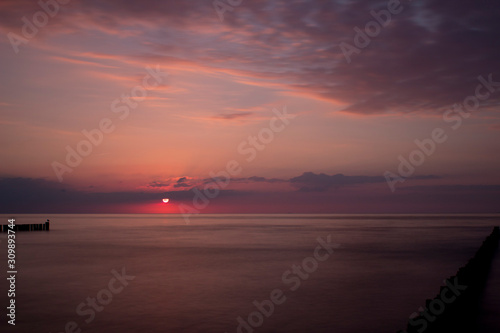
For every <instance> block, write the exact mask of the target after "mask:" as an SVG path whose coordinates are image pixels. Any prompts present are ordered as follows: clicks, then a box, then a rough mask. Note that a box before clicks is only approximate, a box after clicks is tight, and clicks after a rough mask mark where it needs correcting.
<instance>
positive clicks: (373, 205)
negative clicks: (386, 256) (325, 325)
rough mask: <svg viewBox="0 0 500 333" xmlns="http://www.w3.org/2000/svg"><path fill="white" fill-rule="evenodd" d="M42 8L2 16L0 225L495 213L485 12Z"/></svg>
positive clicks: (263, 3)
mask: <svg viewBox="0 0 500 333" xmlns="http://www.w3.org/2000/svg"><path fill="white" fill-rule="evenodd" d="M229 3H232V4H233V5H230V4H229ZM41 4H42V5H40V4H39V3H38V2H37V1H35V0H29V1H28V0H2V1H1V2H0V34H1V36H2V38H1V39H0V41H1V42H0V56H1V62H0V73H1V79H0V85H1V86H0V88H1V89H0V96H1V99H0V114H1V117H0V138H1V143H2V144H1V145H0V161H1V164H0V189H1V193H0V212H1V213H179V212H184V211H183V210H185V209H188V208H192V209H193V211H194V212H195V213H498V212H500V204H499V202H500V158H499V152H500V140H499V139H500V114H499V111H500V105H499V104H500V65H499V59H500V6H498V2H497V1H492V0H491V1H485V0H484V1H456V0H455V1H451V0H439V1H424V0H413V1H407V0H405V1H401V2H400V3H399V2H397V1H396V0H390V1H371V0H370V1H349V0H331V1H327V0H317V1H313V0H311V1H307V0H304V1H298V0H296V1H271V0H268V1H267V0H242V1H237V0H231V1H229V2H228V1H226V0H224V1H222V0H220V1H213V0H190V1H97V0H90V1H88V0H87V1H77V0H72V1H67V0H64V1H63V0H60V2H56V1H55V0H48V1H47V0H42V1H41ZM44 4H45V5H44ZM214 4H215V6H214ZM42 7H45V9H43V8H42ZM387 14H388V15H387ZM384 15H385V16H384ZM376 17H377V18H378V21H380V22H381V23H378V21H377V20H376ZM370 22H371V23H370ZM365 29H367V30H365ZM370 29H372V30H370ZM360 31H361V34H360V33H359V32H360ZM370 35H371V36H370ZM356 36H357V37H356ZM346 50H347V51H346ZM131 95H132V96H131ZM134 96H135V97H134ZM476 102H477V104H476ZM463 104H465V105H464V106H463V107H461V105H463ZM454 105H455V107H453V106H454ZM278 116H279V117H278ZM280 117H281V118H280ZM84 132H85V133H87V134H88V133H93V135H94V136H93V137H92V138H93V140H94V143H91V142H90V139H88V138H87V136H86V135H85V134H84ZM433 133H434V134H433ZM88 135H89V136H91V135H92V134H88ZM433 137H434V139H433ZM252 138H253V139H252ZM416 140H418V141H419V142H421V143H422V144H421V147H424V148H419V146H418V145H417V144H416V143H415V141H416ZM252 142H253V143H252ZM430 142H432V143H430ZM426 144H427V145H426ZM68 149H69V150H68ZM426 149H427V151H425V150H426ZM78 150H80V152H83V153H84V155H86V156H81V155H82V154H79V153H78ZM69 152H73V153H69ZM68 154H70V155H71V154H72V155H73V157H72V158H73V159H71V157H70V158H69V161H70V162H71V164H72V165H69V164H68ZM75 154H79V155H78V156H79V157H75V156H74V155H75ZM402 160H404V161H407V163H403V162H401V161H402ZM411 161H413V162H414V163H413V165H412V162H411ZM402 163H403V164H406V169H405V167H402V166H400V164H402ZM228 164H229V165H230V167H229V168H228ZM416 164H418V165H416ZM408 166H410V168H408ZM228 169H231V171H232V174H229V170H228ZM398 169H399V170H398ZM408 169H410V170H411V172H410V171H408ZM413 169H414V170H413ZM402 170H406V171H408V172H407V173H405V174H403V173H402V172H401V171H402ZM225 172H227V174H228V175H230V177H229V179H223V177H222V175H223V174H224V173H225ZM214 175H215V176H214ZM388 175H390V176H388ZM394 176H398V177H400V178H398V179H399V180H395V178H394ZM213 177H215V180H213ZM217 177H219V178H217ZM387 177H389V180H390V181H389V182H388V181H387ZM211 178H212V179H211ZM403 180H404V181H403ZM217 184H219V185H217ZM221 184H222V185H224V186H223V187H221ZM207 188H208V190H206V189H207ZM196 189H197V190H196ZM204 190H205V192H207V191H211V192H208V193H209V194H208V195H211V196H212V198H207V194H203V193H204ZM197 191H199V192H197ZM196 193H201V194H202V195H203V197H204V199H199V198H198V199H196V197H197V194H196ZM162 198H170V202H169V203H167V204H165V203H163V202H162ZM193 211H192V212H193Z"/></svg>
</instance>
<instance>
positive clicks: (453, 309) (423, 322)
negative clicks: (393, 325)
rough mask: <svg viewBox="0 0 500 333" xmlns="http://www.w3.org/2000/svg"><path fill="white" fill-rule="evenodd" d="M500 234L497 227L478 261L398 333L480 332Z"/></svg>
mask: <svg viewBox="0 0 500 333" xmlns="http://www.w3.org/2000/svg"><path fill="white" fill-rule="evenodd" d="M499 238H500V231H499V228H498V227H495V228H494V229H493V231H492V232H491V234H490V235H489V236H488V237H487V238H486V240H485V241H484V242H483V244H482V245H481V247H480V248H479V250H478V251H477V252H476V254H475V255H474V257H473V258H472V259H470V260H469V261H468V262H467V264H466V265H465V266H463V267H461V268H460V269H459V270H458V272H457V274H456V275H454V276H451V277H450V278H449V279H448V280H446V281H445V285H444V286H442V287H441V289H440V291H439V294H438V295H437V296H436V297H434V299H432V300H430V299H428V300H426V302H425V309H424V308H423V307H421V308H420V309H419V311H420V313H419V314H418V315H417V316H415V317H413V318H410V320H409V321H408V326H407V328H406V330H405V331H398V333H401V332H403V333H417V332H418V333H438V332H439V333H446V332H476V329H475V328H476V327H475V326H476V325H477V318H478V316H479V315H480V308H481V300H482V295H483V290H484V288H485V286H486V281H487V279H488V273H489V271H490V266H491V262H492V261H493V258H494V256H495V252H496V250H497V248H498V242H499Z"/></svg>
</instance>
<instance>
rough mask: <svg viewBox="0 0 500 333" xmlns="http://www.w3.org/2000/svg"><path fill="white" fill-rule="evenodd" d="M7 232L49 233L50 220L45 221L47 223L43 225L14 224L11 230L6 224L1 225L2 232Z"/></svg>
mask: <svg viewBox="0 0 500 333" xmlns="http://www.w3.org/2000/svg"><path fill="white" fill-rule="evenodd" d="M9 230H14V231H49V230H50V220H47V222H45V223H35V224H15V225H14V228H13V229H11V228H10V226H9V225H8V224H4V225H2V232H8V231H9Z"/></svg>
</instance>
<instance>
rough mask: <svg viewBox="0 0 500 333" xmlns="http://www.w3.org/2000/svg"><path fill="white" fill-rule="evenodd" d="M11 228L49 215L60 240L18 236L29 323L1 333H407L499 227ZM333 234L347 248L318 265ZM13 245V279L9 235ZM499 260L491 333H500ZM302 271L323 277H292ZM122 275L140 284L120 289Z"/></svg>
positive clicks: (293, 218)
mask: <svg viewBox="0 0 500 333" xmlns="http://www.w3.org/2000/svg"><path fill="white" fill-rule="evenodd" d="M11 217H14V218H16V223H18V224H24V223H42V222H44V221H45V219H46V218H50V220H51V231H50V232H42V231H39V232H23V233H21V232H19V233H17V235H16V236H17V239H16V241H17V248H16V250H17V269H18V272H19V273H18V275H17V283H16V305H17V308H16V311H17V313H16V326H15V327H13V326H11V325H8V324H7V319H8V318H7V317H6V316H5V310H3V311H2V319H1V320H0V327H2V332H6V331H16V332H47V333H48V332H52V333H56V332H57V333H58V332H79V330H81V331H82V332H96V333H100V332H107V333H108V332H141V333H142V332H228V333H229V332H237V331H238V330H237V328H238V325H239V323H238V321H237V318H238V317H241V318H243V319H244V320H245V321H246V322H248V320H250V321H252V320H253V323H254V324H256V325H257V327H256V328H250V326H247V327H246V328H240V330H239V331H240V332H245V333H246V332H251V331H252V330H254V331H255V332H339V333H351V332H353V333H354V332H369V333H382V332H384V333H386V332H396V331H397V330H399V329H404V328H405V327H406V323H407V321H408V317H409V316H410V314H411V313H413V312H415V311H417V310H418V308H419V307H420V306H424V305H425V299H426V298H433V297H434V296H435V295H436V294H437V293H438V291H439V286H440V285H441V284H442V282H443V280H444V279H446V278H448V277H449V276H451V275H454V274H455V272H456V271H457V269H458V268H459V267H460V266H463V265H464V264H465V263H466V262H467V260H468V259H470V258H471V257H472V256H473V255H474V253H475V251H476V250H477V249H478V248H479V246H480V245H481V243H482V241H483V240H484V238H485V237H486V236H487V235H488V234H489V233H490V232H491V229H492V227H493V226H494V225H498V224H500V222H499V221H500V216H498V215H497V216H490V217H487V216H480V217H478V216H476V217H474V216H458V215H455V216H421V215H408V216H404V215H400V216H397V215H392V216H380V215H376V216H370V215H357V216H352V215H199V216H194V217H192V218H191V221H190V223H189V224H186V223H185V221H184V220H183V219H182V217H180V216H175V215H53V216H46V215H43V216H41V215H40V216H37V215H17V216H6V215H2V216H0V218H1V219H2V222H1V224H6V223H7V219H8V218H11ZM329 235H330V239H331V242H332V243H336V244H339V245H340V247H338V248H335V249H334V251H333V253H332V254H330V255H329V256H327V254H328V252H327V251H326V250H321V255H322V256H323V257H322V258H325V256H326V257H327V259H324V261H319V260H315V259H311V258H309V259H306V258H308V257H312V258H314V251H315V249H316V247H317V246H318V244H319V243H318V240H317V239H318V237H321V238H322V239H323V240H327V237H328V236H329ZM0 240H1V243H0V247H1V248H2V250H1V252H0V253H1V255H0V271H1V272H2V276H6V273H5V272H6V271H7V252H6V251H7V236H6V234H1V235H0ZM498 257H499V256H497V257H496V260H495V262H494V267H493V270H492V273H491V276H490V282H489V285H488V287H487V290H486V296H485V298H484V301H483V309H482V312H483V316H482V317H481V322H480V323H479V325H480V326H481V328H480V329H478V332H499V331H500V325H499V322H500V289H499V285H500V284H499V283H498V281H500V259H499V258H498ZM304 259H306V260H305V261H304ZM303 261H304V262H306V263H307V265H310V266H308V269H309V270H310V273H307V272H304V271H301V273H300V274H301V276H299V275H298V273H297V274H296V273H294V272H292V271H290V272H288V275H287V274H286V272H287V271H288V270H292V266H293V265H301V264H302V263H303ZM314 263H316V264H317V266H314ZM112 270H115V271H116V273H115V274H118V275H119V273H121V272H122V270H125V273H126V275H128V276H135V278H133V279H132V278H131V277H130V278H129V280H125V282H124V283H120V282H119V281H117V280H115V279H116V278H115V277H114V276H115V275H114V274H113V273H112ZM284 273H285V275H286V277H287V281H288V283H285V282H284V280H283V278H282V277H283V274H284ZM2 280H3V281H4V282H3V283H1V285H0V304H1V306H2V308H3V309H5V308H6V306H7V305H8V303H7V302H8V298H7V289H8V285H7V282H5V281H6V280H5V279H2ZM110 282H111V284H110ZM298 283H300V285H299V284H298ZM292 287H293V288H294V289H295V290H291V288H292ZM111 289H112V290H113V292H112V291H110V290H111ZM276 289H278V290H280V291H281V292H282V294H281V295H280V297H278V298H276V299H279V300H280V304H275V305H273V307H274V309H270V308H269V307H268V308H266V305H268V304H269V303H270V302H264V303H263V304H264V308H263V309H264V310H263V311H264V312H266V311H267V315H269V316H266V315H261V314H258V313H256V311H258V310H257V308H256V306H255V305H254V304H252V303H253V302H254V301H257V302H258V303H261V302H262V301H265V300H269V299H270V298H271V295H270V294H271V292H272V291H273V290H276ZM275 296H276V295H275ZM96 297H97V298H98V299H100V301H102V304H99V303H97V304H96V309H92V308H91V306H90V305H88V304H86V303H87V301H88V298H89V299H90V301H92V300H91V299H92V298H96ZM97 302H99V301H97ZM78 307H80V308H79V310H80V311H79V313H77V308H78ZM271 312H272V313H271ZM249 315H250V318H249ZM86 321H87V322H86ZM71 322H74V323H71ZM259 324H260V326H259Z"/></svg>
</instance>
